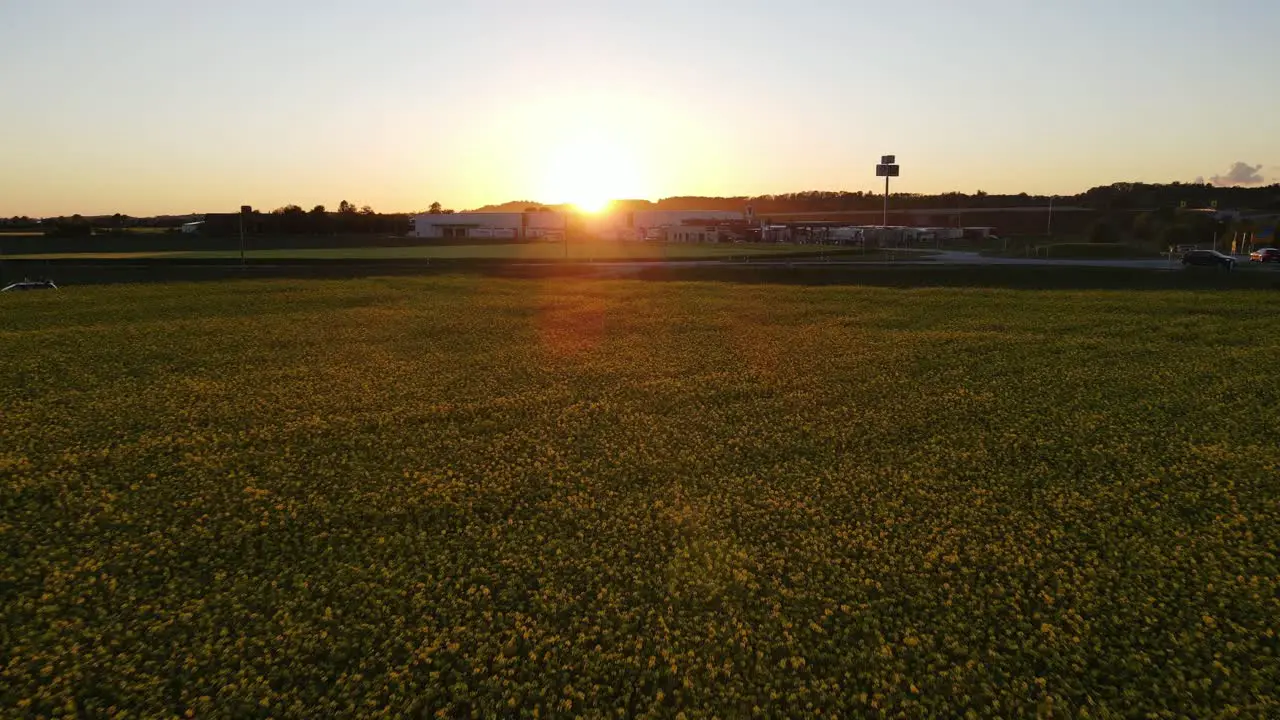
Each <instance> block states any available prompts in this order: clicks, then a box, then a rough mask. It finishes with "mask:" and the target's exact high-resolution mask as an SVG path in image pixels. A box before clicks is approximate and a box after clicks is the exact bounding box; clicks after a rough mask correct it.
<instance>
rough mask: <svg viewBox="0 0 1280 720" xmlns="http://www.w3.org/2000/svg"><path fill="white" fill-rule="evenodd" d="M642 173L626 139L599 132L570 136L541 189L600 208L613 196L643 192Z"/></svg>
mask: <svg viewBox="0 0 1280 720" xmlns="http://www.w3.org/2000/svg"><path fill="white" fill-rule="evenodd" d="M641 175H642V173H641V171H640V167H639V164H638V163H637V162H636V158H635V156H634V155H633V153H632V152H631V151H630V150H629V149H628V148H627V147H626V146H625V145H624V144H623V143H620V142H617V141H614V140H612V139H610V138H607V137H604V136H603V135H601V134H599V133H596V134H591V135H587V136H584V137H577V138H573V139H571V140H567V141H566V142H565V143H564V144H563V145H561V146H560V147H559V148H558V149H556V150H554V151H553V154H552V156H551V158H550V161H549V162H548V167H547V170H546V174H545V176H544V179H543V188H542V190H543V195H544V196H545V197H548V198H551V199H552V200H553V201H555V202H565V203H571V204H573V205H575V206H576V207H578V208H579V209H581V210H583V211H585V212H600V211H602V210H604V209H606V208H607V207H608V206H609V203H610V202H611V201H613V200H616V199H619V198H633V197H642V196H644V194H645V192H644V187H643V185H644V182H643V178H642V177H641Z"/></svg>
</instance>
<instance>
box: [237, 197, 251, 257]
mask: <svg viewBox="0 0 1280 720" xmlns="http://www.w3.org/2000/svg"><path fill="white" fill-rule="evenodd" d="M251 212H253V208H251V207H249V206H248V205H241V206H240V267H241V268H243V267H244V219H245V216H247V215H248V214H249V213H251Z"/></svg>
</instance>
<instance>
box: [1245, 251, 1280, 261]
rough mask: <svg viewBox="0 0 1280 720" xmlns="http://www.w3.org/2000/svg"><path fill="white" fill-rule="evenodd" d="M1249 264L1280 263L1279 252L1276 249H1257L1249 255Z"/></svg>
mask: <svg viewBox="0 0 1280 720" xmlns="http://www.w3.org/2000/svg"><path fill="white" fill-rule="evenodd" d="M1249 262H1256V263H1268V262H1280V250H1277V249H1276V248H1258V249H1257V250H1254V251H1253V252H1251V253H1249Z"/></svg>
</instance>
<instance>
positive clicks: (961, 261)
mask: <svg viewBox="0 0 1280 720" xmlns="http://www.w3.org/2000/svg"><path fill="white" fill-rule="evenodd" d="M916 253H920V254H919V256H915V255H916ZM913 256H914V257H913ZM845 257H849V256H840V255H836V256H831V257H827V258H817V257H815V258H792V259H771V258H768V257H755V258H741V259H733V258H727V259H720V260H667V261H635V262H625V261H613V262H600V263H591V264H592V265H595V266H598V267H612V268H614V269H616V270H619V271H620V272H623V273H625V272H628V271H635V270H640V269H642V268H650V267H723V266H725V265H740V266H755V267H767V268H779V267H790V268H794V267H832V266H841V265H843V266H849V267H863V266H876V265H884V266H894V265H930V266H938V265H979V266H981V265H1001V266H1017V265H1021V266H1041V267H1044V266H1048V267H1106V268H1127V269H1130V270H1181V269H1182V264H1181V263H1180V262H1178V261H1177V260H1176V259H1175V260H1173V261H1170V260H1169V259H1167V258H1143V259H1109V258H1078V259H1076V258H1072V259H1067V258H1059V259H1054V258H1043V257H1042V258H1034V257H1031V258H1015V257H990V256H985V255H980V254H978V253H976V252H966V251H963V250H942V251H936V252H935V251H929V254H928V255H925V254H924V253H923V252H921V251H913V250H903V251H901V256H900V257H898V258H895V259H893V260H869V261H862V260H852V259H844V258H845ZM1239 263H1240V265H1241V266H1243V265H1247V264H1248V258H1241V259H1239ZM1260 269H1262V268H1260ZM1265 270H1266V271H1269V272H1280V265H1274V266H1267V267H1266V268H1265Z"/></svg>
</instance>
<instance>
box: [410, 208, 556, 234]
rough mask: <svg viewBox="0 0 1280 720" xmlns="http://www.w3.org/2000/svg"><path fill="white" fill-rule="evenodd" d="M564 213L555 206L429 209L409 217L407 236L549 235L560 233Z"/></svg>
mask: <svg viewBox="0 0 1280 720" xmlns="http://www.w3.org/2000/svg"><path fill="white" fill-rule="evenodd" d="M565 219H566V218H565V214H564V213H562V212H558V211H555V210H538V211H536V212H523V213H433V214H432V213H429V214H426V215H417V216H415V217H414V218H413V229H412V230H410V231H409V235H410V237H419V238H439V239H466V238H483V239H495V238H507V239H524V238H551V237H563V235H564V226H565Z"/></svg>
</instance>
